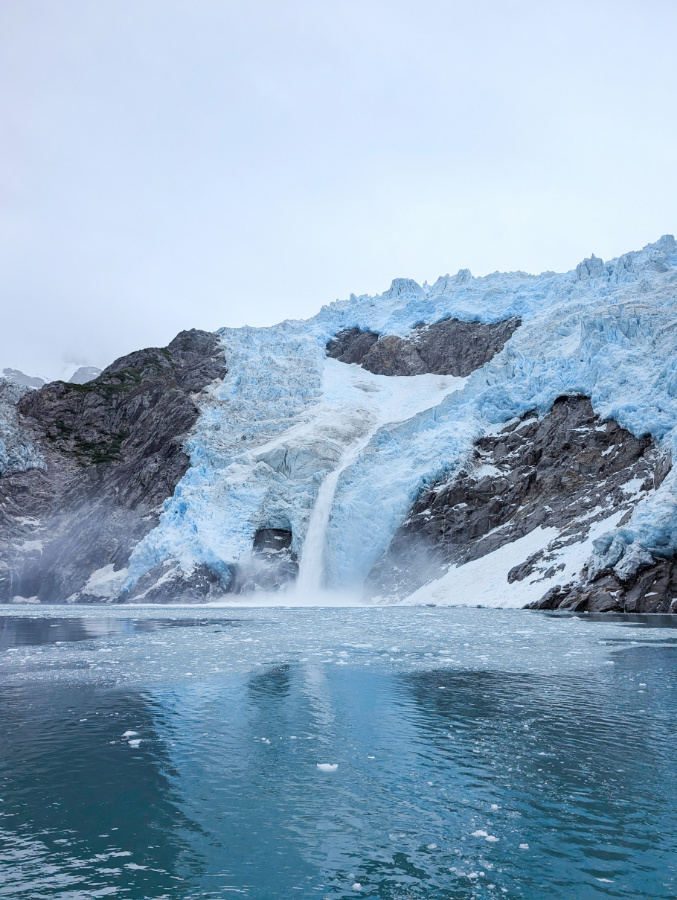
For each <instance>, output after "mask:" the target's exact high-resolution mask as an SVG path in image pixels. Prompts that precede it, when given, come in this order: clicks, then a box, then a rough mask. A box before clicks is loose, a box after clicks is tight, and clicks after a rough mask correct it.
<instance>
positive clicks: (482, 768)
mask: <svg viewBox="0 0 677 900" xmlns="http://www.w3.org/2000/svg"><path fill="white" fill-rule="evenodd" d="M155 615H156V619H157V618H158V614H157V613H156V614H155ZM359 616H361V617H362V618H359ZM359 616H358V619H357V620H356V618H355V611H348V612H345V611H344V612H341V613H335V612H332V613H327V611H326V610H317V611H304V612H302V613H301V612H296V611H292V610H290V611H285V612H284V614H283V617H282V618H280V619H279V620H278V621H276V622H269V621H266V622H264V620H263V618H262V617H261V616H260V614H257V613H256V612H254V611H249V612H248V613H247V614H246V615H245V616H243V618H242V619H239V620H238V623H239V625H240V628H239V629H238V630H237V632H232V631H230V630H229V628H228V627H226V628H223V627H222V626H223V625H226V626H228V625H229V621H227V620H223V619H218V618H217V617H216V615H214V616H213V617H212V616H211V615H210V616H208V617H207V618H199V617H198V613H197V612H196V613H195V614H194V615H193V616H192V617H191V616H190V615H189V614H186V618H185V619H184V620H183V621H184V623H185V622H186V621H187V623H188V624H181V625H179V624H177V623H178V622H179V621H181V620H179V619H176V618H175V619H174V620H173V624H174V625H175V627H176V631H174V632H172V634H173V635H174V643H167V642H166V641H164V640H163V641H161V642H158V641H157V630H158V627H159V626H157V627H156V626H153V627H152V628H150V629H148V628H147V627H146V626H144V627H143V628H138V627H136V626H134V627H129V626H127V625H124V626H122V627H124V628H125V629H127V630H125V631H121V630H120V629H118V630H117V631H114V630H112V629H111V630H110V631H107V632H105V634H103V633H102V634H103V636H102V638H101V641H97V642H91V643H88V644H85V645H83V644H77V645H76V644H73V645H71V648H70V649H69V648H68V647H66V646H59V647H54V648H52V649H50V648H49V647H46V648H45V649H41V648H40V647H34V648H33V649H31V648H30V647H28V648H27V649H26V650H25V653H26V654H28V656H27V657H25V658H26V659H27V660H28V662H27V663H26V665H28V663H32V665H33V668H31V669H30V670H27V669H26V667H25V666H23V667H22V666H21V665H20V661H18V654H19V653H22V652H24V651H21V650H17V651H14V653H12V652H11V651H10V652H8V658H11V659H17V662H16V663H15V664H14V670H15V674H14V675H12V670H11V669H10V668H6V669H4V670H3V669H0V671H3V672H4V677H5V680H6V683H5V686H4V687H0V733H1V735H2V740H1V741H0V798H1V799H2V802H1V803H0V897H6V898H12V900H28V898H31V900H33V898H36V900H37V898H45V897H47V898H51V897H58V898H62V900H84V898H90V897H99V896H102V897H103V896H106V897H114V896H119V897H123V898H130V900H141V898H155V900H159V898H167V900H190V898H225V897H230V896H232V895H233V894H240V895H243V896H249V897H253V898H287V897H293V896H297V897H321V898H331V900H344V898H345V900H347V898H354V897H370V898H383V900H405V898H434V900H442V898H444V900H449V898H455V900H470V898H493V897H508V898H529V900H536V898H539V900H540V898H550V897H561V898H576V900H578V898H582V900H586V898H601V897H627V898H630V897H632V898H637V897H643V898H651V900H661V898H666V900H667V898H674V897H675V896H677V873H676V871H675V870H676V868H677V855H676V853H675V851H674V849H673V845H674V840H673V835H674V834H675V831H676V829H677V812H676V810H677V783H676V781H675V779H674V775H673V773H674V771H675V765H676V764H677V741H676V740H675V738H676V737H677V735H676V734H675V731H676V726H675V721H676V719H677V716H676V714H677V679H676V678H675V674H676V671H677V656H676V655H675V653H676V651H675V644H674V642H672V641H671V640H670V639H669V633H661V632H660V631H657V630H653V629H652V630H651V631H650V633H647V634H646V639H647V640H645V641H644V640H642V641H640V640H639V639H638V635H637V634H636V633H635V632H632V633H631V634H628V632H627V631H623V630H622V629H620V628H619V626H618V625H613V624H610V623H609V622H608V620H607V621H606V623H600V624H595V626H594V627H592V628H589V627H587V626H585V625H580V624H576V625H575V626H574V627H575V629H576V630H575V632H573V633H572V634H573V638H572V639H571V640H569V638H567V637H566V635H567V634H569V632H565V631H564V630H563V629H565V628H570V627H571V626H570V624H568V623H567V622H566V621H565V620H559V621H558V620H553V619H549V618H548V617H545V616H535V615H533V614H520V615H512V616H507V617H504V618H501V617H500V615H499V616H496V617H493V616H489V617H487V616H486V615H484V614H483V612H482V611H467V610H465V611H447V610H443V611H437V610H435V611H432V612H431V611H429V610H427V611H425V613H423V612H422V611H416V610H413V611H412V610H407V611H401V612H399V611H398V612H395V613H394V614H393V615H392V616H391V615H390V614H388V618H384V615H383V612H382V611H373V612H372V611H364V610H363V611H360V612H359ZM53 621H55V620H49V619H44V620H43V625H46V626H47V627H51V624H52V623H53ZM60 621H61V622H62V623H63V622H64V620H60ZM72 621H73V622H76V621H77V620H75V619H73V620H72ZM100 621H102V622H104V623H105V622H107V621H108V620H107V619H105V618H103V617H102V618H101V620H100ZM116 621H117V622H118V623H120V622H123V621H126V622H130V621H131V620H130V619H126V620H123V619H118V620H116ZM145 621H146V622H150V621H153V620H151V619H146V620H145ZM159 621H161V622H162V623H163V624H169V623H170V619H169V618H167V619H165V620H162V619H159ZM356 622H357V626H359V627H360V629H361V631H362V639H361V640H356V637H357V635H356V634H355V631H354V629H355V628H356V627H357V626H356ZM137 624H138V623H137ZM195 624H202V625H203V627H201V628H194V627H192V626H193V625H195ZM541 625H542V628H541ZM208 626H214V627H213V628H211V627H208ZM64 627H70V626H66V625H64ZM102 627H103V628H109V627H110V626H109V625H105V624H104V626H102ZM184 629H185V630H184ZM417 629H418V631H417ZM20 630H21V629H20V625H19V622H18V620H17V621H16V622H15V633H19V632H20ZM54 630H56V629H54ZM72 633H73V634H75V633H76V631H75V630H74V631H73V632H72ZM78 633H79V632H78ZM165 633H166V632H165ZM106 635H108V638H106ZM266 635H268V637H266ZM395 635H397V643H395V637H394V636H395ZM478 635H480V636H481V643H476V644H472V641H473V640H476V641H477V636H478ZM88 636H89V637H91V636H92V635H91V634H90V635H88ZM107 639H108V640H109V641H110V642H111V647H113V648H114V651H115V656H116V659H117V668H115V669H114V670H111V671H114V672H115V673H120V672H121V671H122V669H123V668H125V669H129V670H134V669H138V670H139V671H138V672H137V674H136V676H135V678H136V686H135V687H133V688H132V687H130V684H129V683H128V682H126V681H124V680H123V679H122V677H121V676H120V678H119V682H120V683H118V684H113V683H112V682H111V681H110V676H109V675H106V678H105V679H103V681H102V677H103V676H102V674H101V672H102V670H101V669H100V667H99V664H98V662H97V660H98V657H99V656H100V655H104V656H105V652H103V653H102V651H106V650H107V649H108V648H107V647H106V646H101V644H102V643H105V640H107ZM73 640H74V641H81V640H82V638H78V637H75V638H73ZM235 640H237V641H238V643H237V644H234V643H233V642H234V641H235ZM266 641H268V643H266ZM272 641H274V644H273V643H271V642H272ZM78 648H80V649H78ZM219 648H220V651H219ZM510 648H513V649H512V650H510ZM619 648H622V649H619ZM273 650H274V653H273ZM219 652H220V653H221V656H222V668H220V669H219V671H218V672H216V673H214V672H213V668H214V667H213V661H214V659H215V658H218V653H219ZM45 653H47V654H48V657H47V658H45V659H44V660H43V657H42V654H45ZM464 653H465V654H466V656H463V654H464ZM471 653H472V654H473V655H472V657H471V656H469V655H468V654H471ZM478 653H479V654H480V655H478ZM492 653H493V654H494V655H493V656H492ZM520 653H522V656H520ZM35 654H37V657H36V656H35ZM50 654H51V655H50ZM74 654H77V655H78V656H84V662H83V664H82V665H81V666H80V667H79V668H78V669H77V670H75V669H72V666H73V661H72V656H73V655H74ZM506 654H508V655H506ZM510 654H511V655H510ZM273 656H274V657H275V658H274V659H271V657H273ZM52 657H54V658H52ZM61 657H63V666H62V668H60V669H57V668H54V667H56V666H57V663H58V660H59V659H60V658H61ZM231 657H232V658H235V657H237V659H238V660H239V662H238V665H237V666H236V667H234V668H233V669H232V670H230V671H225V664H226V662H227V660H228V659H229V658H231ZM560 657H562V659H561V665H555V664H553V662H552V660H557V659H559V658H560ZM565 657H566V658H565ZM572 657H573V660H574V662H573V663H572V662H571V659H572ZM23 658H24V657H22V659H23ZM509 658H510V659H512V660H513V663H514V665H513V666H512V668H511V670H508V668H507V666H506V665H505V662H506V660H508V659H509ZM471 659H474V660H475V663H473V664H471V662H470V661H471ZM55 660H56V661H55ZM492 660H497V661H499V662H500V663H501V665H500V666H499V665H495V664H492ZM170 662H171V665H167V666H163V665H160V664H164V663H170ZM69 666H70V667H71V668H69ZM88 666H89V668H87V667H88ZM528 666H531V667H532V668H531V670H528ZM50 667H51V668H50ZM163 668H164V673H163V674H159V675H158V677H157V678H156V679H155V680H153V681H150V680H149V679H150V676H151V674H152V673H154V672H155V670H156V669H159V671H160V672H161V671H162V669H163ZM64 672H65V673H66V675H67V676H68V677H66V676H64ZM139 672H140V674H139ZM69 673H70V674H69ZM19 676H21V678H22V679H23V680H20V678H19ZM57 676H58V677H57ZM116 677H117V676H116ZM323 763H328V764H334V765H337V766H338V768H337V769H336V770H335V771H322V770H321V769H319V768H318V764H323Z"/></svg>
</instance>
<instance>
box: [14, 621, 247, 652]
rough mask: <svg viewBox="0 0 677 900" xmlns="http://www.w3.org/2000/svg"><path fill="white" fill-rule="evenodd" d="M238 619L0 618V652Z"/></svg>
mask: <svg viewBox="0 0 677 900" xmlns="http://www.w3.org/2000/svg"><path fill="white" fill-rule="evenodd" d="M239 624H240V623H239V621H238V620H237V619H203V620H199V619H120V618H112V617H109V618H105V617H103V616H101V617H97V618H88V617H84V616H78V617H69V618H66V617H65V616H64V617H59V618H46V617H38V616H36V617H33V618H23V617H19V616H0V651H1V650H7V649H8V648H9V647H25V646H31V645H39V644H60V643H64V642H70V641H90V640H93V639H94V638H101V637H109V636H110V635H115V634H119V635H125V634H139V633H141V634H142V633H145V632H150V631H158V630H159V629H161V628H189V627H195V626H200V625H202V626H213V625H232V626H233V627H237V626H238V625H239Z"/></svg>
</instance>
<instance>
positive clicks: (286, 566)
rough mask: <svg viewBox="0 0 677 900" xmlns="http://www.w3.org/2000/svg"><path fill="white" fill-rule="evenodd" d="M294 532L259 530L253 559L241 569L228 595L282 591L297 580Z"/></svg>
mask: <svg viewBox="0 0 677 900" xmlns="http://www.w3.org/2000/svg"><path fill="white" fill-rule="evenodd" d="M291 543H292V533H291V531H288V530H287V529H283V528H260V529H259V530H258V531H257V532H256V534H255V535H254V548H253V553H252V560H251V562H250V563H249V565H247V566H240V567H238V569H237V571H236V572H235V575H234V578H233V581H232V582H231V584H229V585H228V592H229V593H233V594H249V593H252V592H254V591H279V590H280V589H282V588H284V587H287V586H288V585H290V584H292V583H293V582H294V581H296V578H297V576H298V574H299V564H298V560H297V558H296V554H295V553H293V552H292V549H291Z"/></svg>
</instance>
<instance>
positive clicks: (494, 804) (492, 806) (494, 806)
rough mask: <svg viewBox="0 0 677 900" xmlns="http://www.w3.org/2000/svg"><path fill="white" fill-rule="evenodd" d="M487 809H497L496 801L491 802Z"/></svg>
mask: <svg viewBox="0 0 677 900" xmlns="http://www.w3.org/2000/svg"><path fill="white" fill-rule="evenodd" d="M489 809H498V803H492V804H491V806H490V807H489Z"/></svg>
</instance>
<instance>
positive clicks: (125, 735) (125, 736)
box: [122, 731, 139, 738]
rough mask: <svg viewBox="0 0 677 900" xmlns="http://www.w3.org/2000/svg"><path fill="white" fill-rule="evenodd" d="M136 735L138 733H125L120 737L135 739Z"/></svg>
mask: <svg viewBox="0 0 677 900" xmlns="http://www.w3.org/2000/svg"><path fill="white" fill-rule="evenodd" d="M138 733H139V732H138V731H125V733H124V734H123V735H122V737H123V738H130V737H136V736H137V734H138Z"/></svg>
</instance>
